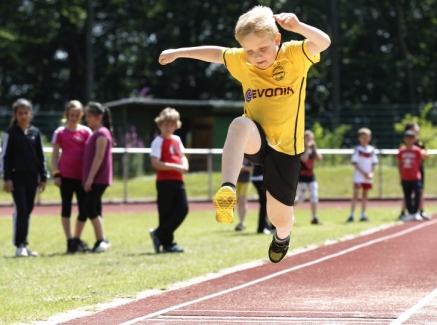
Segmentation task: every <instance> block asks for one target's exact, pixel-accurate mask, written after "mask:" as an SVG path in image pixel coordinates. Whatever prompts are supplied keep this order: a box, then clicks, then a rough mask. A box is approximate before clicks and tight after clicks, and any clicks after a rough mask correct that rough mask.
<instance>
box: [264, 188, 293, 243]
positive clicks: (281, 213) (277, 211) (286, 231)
mask: <svg viewBox="0 0 437 325" xmlns="http://www.w3.org/2000/svg"><path fill="white" fill-rule="evenodd" d="M266 194H267V215H268V216H269V219H270V221H271V223H272V224H273V225H274V226H275V227H276V235H277V237H278V239H285V238H287V237H288V236H290V233H291V229H292V228H293V225H294V216H293V207H292V206H288V205H285V204H283V203H281V202H279V201H278V200H276V199H275V198H274V197H273V196H272V195H271V194H270V192H269V191H266Z"/></svg>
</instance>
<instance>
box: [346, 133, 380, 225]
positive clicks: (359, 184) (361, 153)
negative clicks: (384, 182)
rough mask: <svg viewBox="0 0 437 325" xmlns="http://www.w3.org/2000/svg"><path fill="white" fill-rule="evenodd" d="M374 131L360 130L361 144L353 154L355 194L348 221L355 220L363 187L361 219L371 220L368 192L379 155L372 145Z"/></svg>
mask: <svg viewBox="0 0 437 325" xmlns="http://www.w3.org/2000/svg"><path fill="white" fill-rule="evenodd" d="M370 140H372V132H371V131H370V130H369V129H368V128H361V129H359V130H358V141H359V142H360V144H359V145H358V146H356V147H355V150H354V153H353V154H352V158H351V161H352V165H354V167H355V170H354V196H353V197H352V202H351V213H350V215H349V218H348V219H347V220H346V222H353V221H354V213H355V205H356V203H357V201H358V196H359V193H360V189H362V193H363V194H362V198H361V217H360V221H369V219H368V218H367V216H366V206H367V193H368V191H369V190H370V189H371V188H372V184H373V170H374V169H375V165H376V164H377V163H378V157H377V156H376V153H375V148H374V147H373V146H371V145H370V144H369V143H370Z"/></svg>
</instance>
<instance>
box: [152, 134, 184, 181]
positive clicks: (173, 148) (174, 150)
mask: <svg viewBox="0 0 437 325" xmlns="http://www.w3.org/2000/svg"><path fill="white" fill-rule="evenodd" d="M151 147H152V152H151V153H150V156H151V157H156V158H158V159H159V160H161V161H163V162H168V163H173V164H179V165H181V164H182V158H183V157H184V153H183V152H184V150H185V148H184V145H183V144H182V141H181V138H179V137H178V136H177V135H174V134H173V135H172V136H171V138H170V139H164V138H163V137H161V136H157V137H156V138H155V139H154V140H153V141H152V146H151ZM156 180H157V181H162V180H177V181H182V180H183V175H182V174H181V173H179V172H177V171H175V170H158V172H157V174H156Z"/></svg>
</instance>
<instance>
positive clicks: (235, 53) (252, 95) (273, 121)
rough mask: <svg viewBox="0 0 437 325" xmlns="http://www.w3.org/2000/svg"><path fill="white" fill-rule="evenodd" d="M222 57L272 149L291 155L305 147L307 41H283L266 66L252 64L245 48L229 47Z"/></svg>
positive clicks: (248, 114)
mask: <svg viewBox="0 0 437 325" xmlns="http://www.w3.org/2000/svg"><path fill="white" fill-rule="evenodd" d="M223 61H224V64H225V66H226V68H227V69H228V70H229V72H230V73H231V75H232V76H233V77H234V78H235V79H237V80H238V81H239V82H240V83H241V85H242V87H243V94H244V114H243V116H246V117H248V118H250V119H251V120H253V121H255V122H258V123H259V124H260V125H261V127H262V128H263V130H264V132H265V134H266V138H267V142H268V144H269V146H271V147H272V148H273V149H275V150H277V151H279V152H283V153H285V154H288V155H297V154H300V153H302V152H303V151H304V132H305V89H306V83H307V81H306V79H307V73H308V70H309V68H310V67H311V65H313V64H314V63H317V62H319V61H320V54H317V55H314V56H313V55H311V54H310V53H309V51H308V41H307V40H305V41H290V42H285V43H283V44H282V45H281V47H280V48H279V50H278V53H277V56H276V60H275V61H274V63H273V64H272V65H271V66H270V67H268V68H267V69H265V70H262V69H260V68H258V67H256V66H255V65H253V64H251V63H250V62H249V60H248V59H247V56H246V54H245V52H244V50H243V49H242V48H228V49H226V50H225V51H224V52H223Z"/></svg>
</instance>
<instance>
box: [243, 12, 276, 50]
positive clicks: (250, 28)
mask: <svg viewBox="0 0 437 325" xmlns="http://www.w3.org/2000/svg"><path fill="white" fill-rule="evenodd" d="M252 33H253V34H255V35H257V36H261V37H262V36H265V35H268V36H269V37H270V38H271V39H273V38H274V37H275V35H277V34H278V33H279V29H278V26H277V25H276V21H275V19H274V18H273V11H272V9H270V8H269V7H266V6H255V7H253V8H252V9H251V10H249V11H248V12H246V13H245V14H243V15H241V16H240V18H238V21H237V25H236V26H235V39H236V40H237V41H238V42H240V41H241V40H243V39H244V38H245V37H246V36H247V35H249V34H252Z"/></svg>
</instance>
